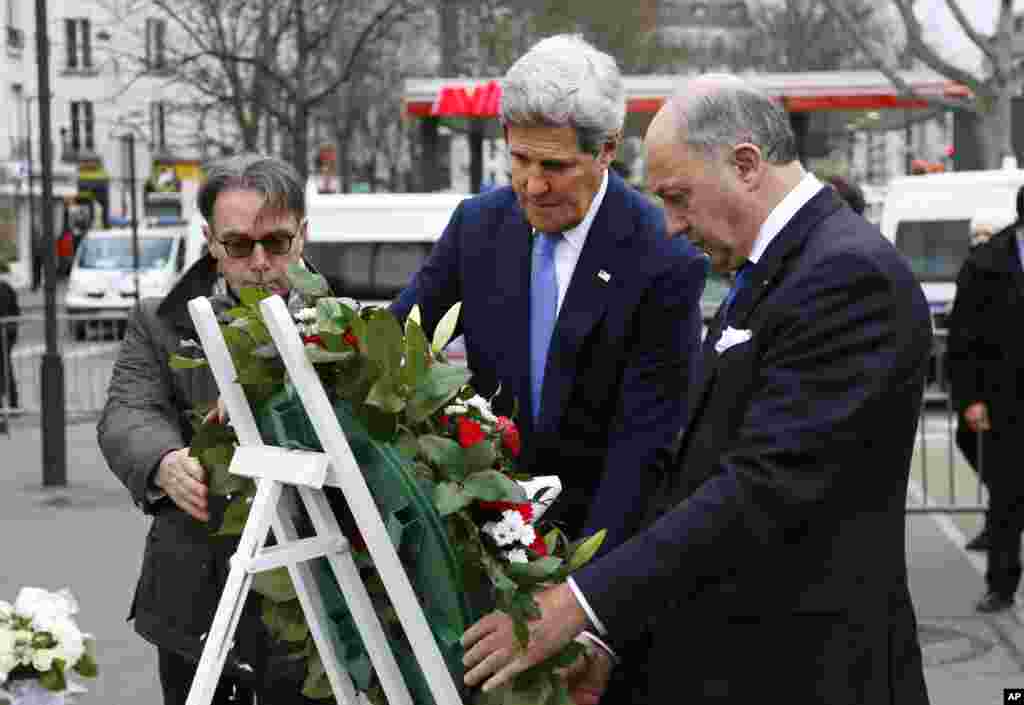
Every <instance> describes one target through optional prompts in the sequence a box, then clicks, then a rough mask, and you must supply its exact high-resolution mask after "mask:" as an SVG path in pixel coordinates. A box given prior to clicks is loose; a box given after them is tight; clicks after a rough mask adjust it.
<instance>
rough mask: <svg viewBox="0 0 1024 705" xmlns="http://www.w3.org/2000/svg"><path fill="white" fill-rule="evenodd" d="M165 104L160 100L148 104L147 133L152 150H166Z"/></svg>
mask: <svg viewBox="0 0 1024 705" xmlns="http://www.w3.org/2000/svg"><path fill="white" fill-rule="evenodd" d="M165 108H166V106H165V104H164V102H163V101H162V100H156V101H153V102H152V103H150V104H149V134H150V139H151V140H152V141H153V151H155V152H166V151H167V121H166V109H165Z"/></svg>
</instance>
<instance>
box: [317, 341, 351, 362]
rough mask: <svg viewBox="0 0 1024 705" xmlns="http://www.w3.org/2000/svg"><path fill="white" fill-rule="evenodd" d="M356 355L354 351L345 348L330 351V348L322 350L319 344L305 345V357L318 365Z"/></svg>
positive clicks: (345, 359)
mask: <svg viewBox="0 0 1024 705" xmlns="http://www.w3.org/2000/svg"><path fill="white" fill-rule="evenodd" d="M355 356H356V353H355V352H353V351H352V350H350V349H348V348H345V349H344V350H341V351H338V352H332V351H330V350H324V349H323V348H321V347H320V346H319V345H307V346H306V357H308V358H309V361H310V362H312V363H313V364H314V365H319V364H320V363H323V362H346V361H347V360H351V359H352V358H353V357H355Z"/></svg>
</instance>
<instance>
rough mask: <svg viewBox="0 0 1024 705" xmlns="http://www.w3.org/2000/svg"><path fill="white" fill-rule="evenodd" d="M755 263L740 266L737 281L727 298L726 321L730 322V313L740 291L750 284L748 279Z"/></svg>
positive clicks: (737, 271)
mask: <svg viewBox="0 0 1024 705" xmlns="http://www.w3.org/2000/svg"><path fill="white" fill-rule="evenodd" d="M753 265H754V263H753V262H749V261H748V262H744V263H743V264H742V265H740V268H739V269H737V270H736V279H735V281H733V283H732V288H731V289H729V293H728V294H727V295H726V297H725V309H724V310H723V312H722V317H723V319H724V320H726V321H728V320H729V311H730V309H731V308H732V304H733V301H734V300H735V299H736V295H737V294H739V292H740V289H743V288H744V287H746V286H747V285H748V284H749V282H748V281H747V279H748V278H749V277H750V270H751V269H753Z"/></svg>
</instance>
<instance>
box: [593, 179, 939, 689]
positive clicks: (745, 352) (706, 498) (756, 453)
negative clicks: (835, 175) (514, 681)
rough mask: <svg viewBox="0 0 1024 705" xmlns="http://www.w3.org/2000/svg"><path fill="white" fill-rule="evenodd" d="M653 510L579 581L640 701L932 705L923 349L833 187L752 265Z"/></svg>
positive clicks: (916, 297)
mask: <svg viewBox="0 0 1024 705" xmlns="http://www.w3.org/2000/svg"><path fill="white" fill-rule="evenodd" d="M750 282H751V286H750V287H749V288H747V289H745V290H743V291H742V292H741V293H740V294H739V295H738V296H737V298H736V300H735V303H734V304H733V311H732V316H731V325H732V326H733V327H734V328H736V329H740V330H749V331H750V332H751V334H752V335H751V338H750V340H749V341H747V342H745V343H741V344H737V345H734V346H733V347H730V348H728V349H726V350H724V351H723V352H721V353H718V352H716V351H715V350H714V342H715V340H716V339H717V330H716V329H718V328H720V327H721V325H720V321H715V323H714V325H713V326H712V330H711V332H710V333H709V335H708V339H707V342H706V343H705V346H704V357H703V360H702V361H703V368H704V369H703V372H702V379H701V381H700V383H699V386H698V387H697V389H696V390H695V392H694V394H693V395H692V398H693V402H694V408H693V416H692V417H691V421H690V424H689V426H688V428H687V430H686V433H685V435H684V437H683V439H682V443H681V446H680V454H679V457H678V466H677V468H676V471H675V473H674V474H673V475H672V476H671V478H670V479H671V483H670V485H669V486H668V487H667V488H666V490H665V492H664V493H659V495H658V497H661V496H665V497H667V501H665V500H661V499H658V498H656V499H655V502H657V503H663V504H664V506H662V507H659V508H658V509H659V511H658V512H657V513H658V514H662V512H664V513H663V514H662V515H661V516H660V518H658V519H657V520H656V521H655V523H653V525H652V526H650V527H649V528H648V529H647V530H646V531H644V532H642V533H641V534H639V535H638V536H637V537H634V538H633V539H631V540H630V541H628V542H627V543H625V544H624V545H622V546H621V547H619V548H618V549H616V550H615V551H613V552H612V553H610V554H609V555H607V556H605V557H604V558H602V559H601V560H599V561H596V562H594V563H591V564H589V565H587V566H584V567H583V568H582V569H581V570H579V571H577V573H576V577H575V579H576V582H577V584H578V586H579V587H580V589H581V590H582V592H583V594H584V595H585V596H586V598H587V600H588V602H589V603H590V605H591V607H592V608H593V609H594V611H595V612H596V614H597V616H598V617H599V618H600V619H601V620H602V622H603V623H604V626H605V627H606V628H607V630H608V635H609V637H610V639H611V640H612V642H613V643H616V644H619V645H621V646H623V647H628V646H631V645H634V644H635V643H636V642H638V641H639V640H640V639H641V638H648V637H649V638H650V640H651V650H650V654H649V655H650V659H649V676H648V677H647V678H646V680H645V682H642V683H641V682H638V683H636V690H637V691H638V694H637V696H636V697H635V698H634V701H635V702H643V701H644V700H643V697H644V696H643V695H642V694H641V693H642V692H643V691H646V693H647V695H648V696H649V697H650V700H651V702H658V703H661V702H691V703H693V702H698V703H699V702H776V701H778V702H787V703H829V704H830V705H863V704H864V703H899V704H901V705H907V704H909V703H914V704H917V703H926V702H927V695H926V692H925V685H924V680H923V674H922V670H921V656H920V649H919V647H918V643H917V634H916V620H915V616H914V612H913V608H912V606H911V603H910V595H909V591H908V588H907V574H906V563H905V556H904V503H905V498H906V488H907V476H908V472H909V465H910V457H911V452H912V449H913V444H914V433H915V429H916V426H917V421H918V415H919V412H920V405H921V397H922V391H923V383H924V373H925V366H926V363H927V360H928V356H929V351H930V346H931V324H930V320H929V312H928V305H927V303H926V301H925V298H924V295H923V293H922V291H921V288H920V286H919V285H918V284H917V282H916V281H915V280H914V277H913V275H912V274H911V272H910V270H909V268H908V267H907V265H906V263H905V262H904V260H903V259H902V257H901V256H900V255H899V254H898V253H897V252H896V251H895V249H894V248H893V247H892V245H891V244H890V243H889V242H888V241H886V240H885V239H884V238H883V237H882V235H881V234H880V233H879V232H878V230H877V229H876V228H874V227H873V226H871V225H869V224H868V223H867V222H866V221H865V220H863V219H862V218H861V217H860V216H857V215H855V214H854V213H853V211H851V210H850V209H849V208H848V207H846V206H845V205H844V204H843V203H842V202H841V201H840V199H839V198H838V196H836V195H835V194H834V193H833V191H832V190H831V189H828V188H825V189H823V190H822V191H820V192H819V193H817V194H816V195H815V196H814V197H813V198H812V199H811V200H810V201H809V202H808V203H807V204H806V205H805V206H804V207H803V208H802V209H801V210H800V211H799V212H798V213H797V214H796V216H795V217H794V218H793V219H792V220H791V221H790V222H789V223H788V224H787V225H786V226H785V227H784V228H783V230H782V231H781V232H780V233H779V235H778V236H777V238H776V239H775V240H773V241H772V243H771V244H770V245H769V247H768V249H767V251H766V253H765V255H764V257H763V258H762V259H761V260H760V261H759V262H758V263H757V264H756V265H755V266H754V268H753V269H752V271H751V277H750Z"/></svg>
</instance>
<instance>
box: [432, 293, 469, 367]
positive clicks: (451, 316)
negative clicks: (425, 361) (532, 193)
mask: <svg viewBox="0 0 1024 705" xmlns="http://www.w3.org/2000/svg"><path fill="white" fill-rule="evenodd" d="M461 311H462V302H461V301H460V302H459V303H457V304H455V305H454V306H452V307H451V308H450V309H448V311H447V312H446V313H445V314H444V316H442V317H441V321H440V322H439V323H438V324H437V328H435V329H434V340H433V341H432V343H433V348H434V354H437V353H440V352H441V351H442V350H443V349H444V346H445V345H447V344H448V343H449V341H451V339H452V334H453V333H455V326H456V325H457V324H458V321H459V312H461Z"/></svg>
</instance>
